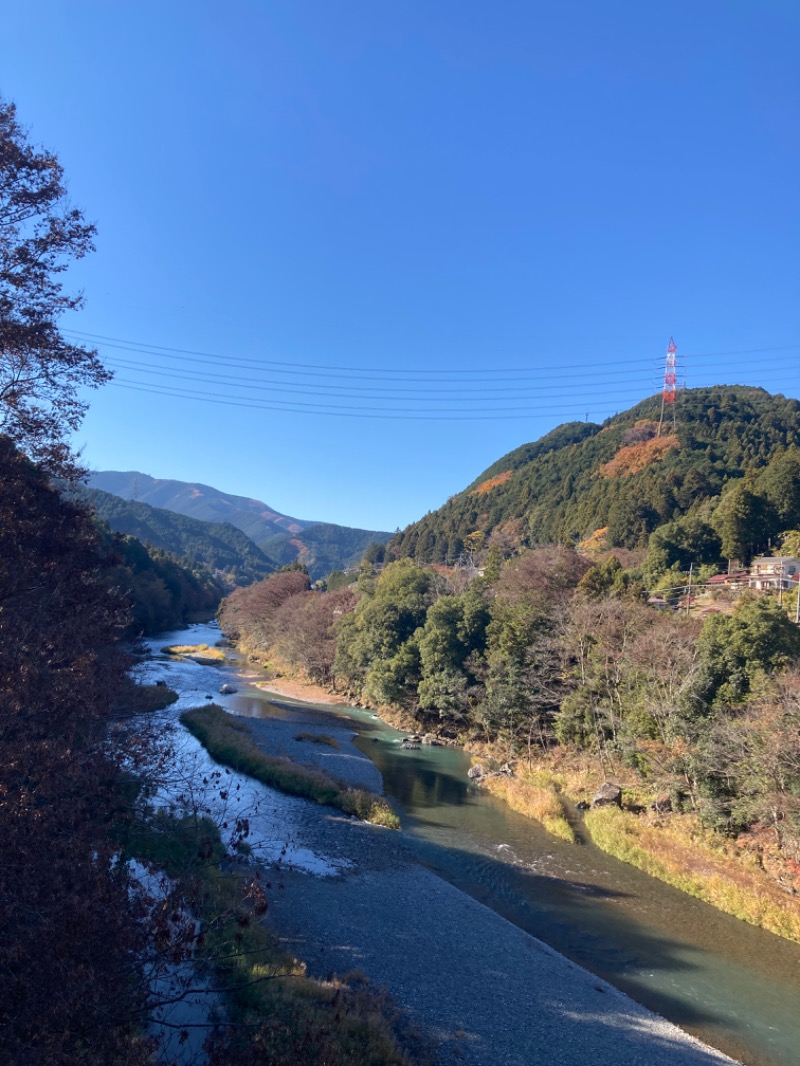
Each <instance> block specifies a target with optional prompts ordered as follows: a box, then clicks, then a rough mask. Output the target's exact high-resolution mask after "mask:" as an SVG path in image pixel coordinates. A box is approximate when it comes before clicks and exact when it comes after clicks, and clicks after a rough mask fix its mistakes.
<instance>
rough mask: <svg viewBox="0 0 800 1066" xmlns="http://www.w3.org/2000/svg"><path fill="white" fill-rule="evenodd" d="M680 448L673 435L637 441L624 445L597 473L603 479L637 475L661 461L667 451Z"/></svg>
mask: <svg viewBox="0 0 800 1066" xmlns="http://www.w3.org/2000/svg"><path fill="white" fill-rule="evenodd" d="M680 446H681V445H680V441H679V440H678V438H677V437H676V436H675V434H674V433H670V434H669V435H668V436H666V437H653V439H652V440H643V441H639V442H638V443H637V444H625V445H623V447H622V448H620V450H619V451H618V452H617V454H616V455H615V456H614V458H613V459H611V460H609V462H607V463H605V464H604V465H603V466H601V467H600V469H599V470H598V471H597V472H598V474H599V475H600V477H605V478H610V477H628V476H629V475H630V474H638V473H639V471H640V470H644V468H645V467H647V466H650V465H651V464H652V463H657V462H658V461H659V459H663V458H664V456H665V455H666V454H667V452H668V451H671V450H672V449H673V448H680Z"/></svg>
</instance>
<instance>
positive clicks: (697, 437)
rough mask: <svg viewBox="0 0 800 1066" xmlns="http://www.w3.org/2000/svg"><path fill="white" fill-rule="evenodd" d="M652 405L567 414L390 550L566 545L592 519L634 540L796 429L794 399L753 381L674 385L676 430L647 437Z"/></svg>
mask: <svg viewBox="0 0 800 1066" xmlns="http://www.w3.org/2000/svg"><path fill="white" fill-rule="evenodd" d="M660 404H661V398H660V396H653V397H650V398H649V399H647V400H644V401H643V402H642V403H640V404H637V405H636V406H635V407H633V408H631V409H630V410H628V411H625V412H623V413H621V414H618V415H615V416H614V417H613V418H609V419H607V420H606V421H605V422H603V423H602V424H601V425H594V424H591V423H580V422H572V423H567V424H565V425H562V426H559V427H558V428H557V429H555V430H553V431H552V432H551V433H548V434H547V435H546V436H544V437H542V438H541V440H539V441H537V442H535V443H531V444H524V445H522V446H521V447H520V448H517V449H515V450H514V451H512V452H509V453H508V455H506V456H504V457H503V458H502V459H499V460H498V461H497V462H496V463H494V464H492V466H490V467H489V468H488V469H487V470H485V471H484V472H483V473H482V474H481V475H480V476H479V477H478V478H476V479H475V480H474V481H473V482H472V484H471V485H469V486H468V487H467V488H466V489H465V490H464V491H463V492H461V493H459V494H458V495H456V496H453V497H452V498H451V499H450V500H448V501H447V503H445V504H444V506H443V507H441V508H439V510H437V511H434V512H432V513H431V514H429V515H426V516H425V517H424V518H422V519H421V520H420V521H418V522H415V523H413V524H412V525H410V526H408V527H407V528H406V529H405V530H403V531H402V532H401V533H399V534H398V535H397V536H396V537H394V538H393V540H392V541H391V547H392V549H393V550H394V552H395V553H396V555H398V556H411V557H413V558H416V559H418V560H419V561H422V562H453V561H455V560H456V559H457V558H458V556H459V554H460V553H461V552H462V551H463V550H464V547H465V546H470V545H471V544H472V545H474V546H481V544H482V543H483V542H485V540H486V538H487V537H488V536H489V535H491V534H492V533H496V534H497V535H505V537H506V538H507V539H508V540H510V541H511V542H512V543H514V544H523V545H527V546H535V545H541V544H546V543H553V542H558V543H565V544H577V543H579V542H580V541H582V540H584V539H585V538H587V537H589V536H591V535H592V534H593V533H594V532H595V531H596V530H598V529H601V528H603V527H607V534H606V540H607V543H608V545H609V546H618V547H628V548H634V547H641V546H643V545H644V544H645V543H646V541H647V537H648V536H649V534H650V533H651V532H652V531H653V530H654V529H656V528H657V527H658V526H660V525H662V524H663V523H665V522H670V521H672V520H674V519H675V518H677V517H679V516H681V515H684V514H686V513H687V512H688V511H689V510H690V509H697V508H698V507H700V506H701V505H702V503H703V501H705V500H709V499H713V498H714V497H717V496H718V495H719V493H720V491H721V489H722V488H723V486H724V485H725V483H726V482H727V481H729V480H730V479H733V478H741V477H742V476H743V475H745V474H746V473H750V472H753V473H755V472H757V471H758V470H759V469H761V468H763V467H764V466H766V464H767V463H768V462H769V461H770V459H772V458H774V457H775V456H776V454H778V453H779V452H780V451H781V450H782V449H784V448H786V447H788V446H789V445H791V444H795V443H797V442H798V441H799V440H800V403H798V401H797V400H793V399H787V398H786V397H784V396H781V395H776V396H773V395H770V394H769V393H767V392H765V391H764V390H763V389H756V388H749V387H744V386H722V385H720V386H714V387H712V388H703V389H689V390H685V391H684V392H682V393H681V394H680V397H679V401H678V407H677V427H676V432H675V433H674V434H672V433H671V432H663V433H662V435H661V437H660V438H656V437H655V430H656V426H657V420H658V416H659V409H660ZM666 428H667V429H671V427H666Z"/></svg>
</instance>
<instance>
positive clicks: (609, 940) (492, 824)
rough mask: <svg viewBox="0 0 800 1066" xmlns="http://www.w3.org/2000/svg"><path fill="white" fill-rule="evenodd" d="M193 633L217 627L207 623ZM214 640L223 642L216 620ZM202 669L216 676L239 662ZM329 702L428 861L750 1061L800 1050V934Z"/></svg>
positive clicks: (241, 704)
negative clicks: (618, 853) (767, 925)
mask: <svg viewBox="0 0 800 1066" xmlns="http://www.w3.org/2000/svg"><path fill="white" fill-rule="evenodd" d="M195 640H196V641H198V642H199V641H200V640H207V638H206V637H204V636H201V635H200V634H199V633H198V634H197V635H196V636H194V635H193V636H192V641H193V642H194V641H195ZM207 642H208V643H213V642H214V637H213V631H212V634H211V639H210V640H208V641H207ZM198 669H200V668H198ZM204 669H210V670H211V671H212V675H213V677H214V678H223V675H224V674H228V673H229V672H230V673H235V671H234V670H232V669H224V670H223V671H222V672H221V671H219V670H214V668H204ZM210 676H211V675H210ZM242 680H244V678H242ZM208 691H209V692H211V691H212V690H211V689H210V688H209V689H208ZM213 691H214V692H216V688H215V689H214V690H213ZM219 702H220V703H223V704H224V705H225V706H228V707H229V709H230V710H232V711H233V712H234V713H236V714H239V715H246V716H254V717H266V716H269V715H271V714H281V713H283V712H282V711H281V710H280V708H273V707H272V705H271V703H270V697H269V696H268V695H267V694H265V693H263V692H258V691H257V690H255V689H252V688H248V687H246V685H243V686H242V688H241V690H240V692H239V694H237V695H236V696H230V697H225V698H224V699H220V700H219ZM280 702H283V703H287V702H290V701H285V700H281V701H280ZM303 706H305V707H308V706H309V705H307V704H304V705H303ZM319 711H320V714H321V715H325V716H327V715H330V714H335V715H336V716H337V717H342V716H344V717H347V718H348V719H349V720H350V721H352V723H353V731H354V733H358V737H359V739H358V741H357V743H358V745H359V747H360V748H361V750H362V751H364V752H365V754H367V755H368V756H369V758H370V759H372V761H373V762H374V763H375V764H376V765H377V766H378V768H379V769H380V771H381V773H382V774H383V778H384V783H385V789H386V793H387V795H389V796H390V797H391V798H392V800H393V801H394V802H395V804H396V805H397V807H398V809H399V811H400V812H401V814H402V817H403V830H404V835H405V837H406V839H407V840H408V842H409V844H410V846H411V847H412V848H413V849H414V851H415V853H416V855H417V856H418V858H419V860H420V861H421V862H423V863H424V864H425V865H426V866H428V867H429V868H430V869H432V870H434V871H435V872H436V873H438V874H439V875H440V876H442V877H443V878H445V879H446V880H448V881H450V882H451V883H452V884H454V885H456V886H457V887H459V888H460V889H462V890H463V891H464V892H466V893H468V894H469V895H471V896H473V897H474V898H475V899H478V900H480V901H481V902H482V903H484V904H485V905H486V906H487V907H490V908H491V909H492V910H494V911H496V912H497V913H498V914H501V915H503V916H504V917H505V918H507V919H508V920H509V921H512V922H514V923H515V924H516V925H518V926H520V927H521V928H523V929H525V930H526V931H528V932H530V933H531V934H533V935H534V936H537V937H539V938H540V939H541V940H543V941H545V942H546V943H547V944H550V945H551V946H552V947H554V948H555V949H556V950H558V951H560V952H562V953H563V954H564V955H566V956H567V957H568V958H570V959H572V960H574V961H575V962H577V963H579V964H580V965H582V966H584V967H586V968H587V969H588V970H591V971H592V972H594V973H596V974H598V975H599V976H601V977H604V978H605V979H606V980H608V981H610V982H611V983H612V984H614V985H616V986H617V987H618V988H620V989H622V990H623V991H625V992H627V993H628V994H629V995H631V996H632V997H633V998H634V999H636V1000H637V1001H638V1002H640V1003H643V1004H645V1005H646V1006H648V1007H650V1008H652V1009H653V1010H655V1011H657V1012H658V1013H659V1014H662V1015H663V1016H664V1017H666V1018H668V1019H669V1020H670V1021H672V1022H674V1023H675V1024H677V1025H679V1026H680V1027H681V1028H683V1029H685V1030H687V1031H688V1032H691V1033H693V1034H695V1035H696V1036H698V1037H699V1038H700V1039H701V1040H703V1041H705V1042H706V1043H708V1044H711V1045H712V1046H714V1047H718V1048H720V1049H721V1050H723V1051H725V1052H726V1053H727V1054H729V1055H732V1056H733V1057H734V1058H738V1059H740V1060H741V1061H743V1062H745V1063H747V1064H748V1066H798V1064H800V945H797V944H793V943H791V942H789V941H785V940H782V939H781V938H779V937H776V936H774V935H772V934H771V933H767V932H764V931H762V930H759V929H756V928H754V927H753V926H749V925H747V924H746V923H744V922H740V921H738V920H737V919H735V918H731V917H729V916H727V915H724V914H722V913H721V912H719V911H716V910H714V908H712V907H709V906H708V905H707V904H704V903H702V902H701V901H699V900H696V899H693V898H692V897H691V896H687V895H686V894H685V893H682V892H679V891H677V890H676V889H672V888H670V887H669V886H668V885H664V884H662V883H661V882H659V881H656V880H653V879H652V878H649V877H647V876H646V875H644V874H642V873H641V872H640V871H638V870H636V869H634V868H633V867H631V866H628V865H626V864H625V863H621V862H619V861H618V860H616V859H613V858H612V857H611V856H608V855H606V854H605V853H604V852H602V851H600V850H599V849H597V848H595V847H594V846H593V845H591V844H567V843H565V842H563V841H560V840H558V839H557V838H555V837H552V836H550V835H549V834H547V833H545V832H544V830H542V829H541V828H540V827H539V826H538V824H537V823H536V822H532V821H530V820H529V819H526V818H523V817H522V816H521V815H518V814H516V813H515V812H514V811H512V810H511V809H510V808H509V807H507V806H506V804H504V803H503V802H502V801H501V800H499V799H497V798H495V797H493V796H491V795H489V794H487V793H485V792H482V791H480V790H479V789H477V788H475V787H474V786H473V785H471V784H470V783H469V781H468V779H467V776H466V774H467V769H468V768H469V759H468V758H467V757H466V756H465V755H464V754H463V753H462V752H461V751H459V750H455V749H449V748H429V747H423V748H422V749H420V750H418V751H404V750H402V749H401V748H400V746H399V745H398V744H397V743H396V741H397V738H398V736H399V734H398V733H396V732H395V731H394V730H392V729H390V728H389V727H387V726H386V725H384V724H383V723H382V722H380V721H378V720H376V719H375V718H374V716H373V715H371V714H370V713H368V712H365V711H361V710H358V709H355V708H331V707H324V708H322V707H320V708H319ZM468 935H469V931H468V930H465V936H468ZM643 1066H646V1064H643Z"/></svg>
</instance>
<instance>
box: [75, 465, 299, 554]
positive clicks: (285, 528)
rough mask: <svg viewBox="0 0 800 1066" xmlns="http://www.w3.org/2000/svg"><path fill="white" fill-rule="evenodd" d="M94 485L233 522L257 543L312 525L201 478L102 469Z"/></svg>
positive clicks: (93, 478) (212, 519) (194, 515)
mask: <svg viewBox="0 0 800 1066" xmlns="http://www.w3.org/2000/svg"><path fill="white" fill-rule="evenodd" d="M89 484H90V485H91V486H92V488H96V489H102V490H103V491H104V492H110V493H112V494H113V495H114V496H121V497H122V499H123V500H134V501H136V502H137V503H148V504H150V506H151V507H161V508H164V509H166V510H168V511H175V512H176V513H177V514H182V515H186V516H187V517H188V518H199V519H200V520H201V521H203V522H230V524H231V525H233V526H236V528H237V529H241V530H242V532H243V533H246V534H247V536H248V537H250V539H251V540H253V541H254V542H255V543H256V544H261V543H262V542H263V541H265V540H268V539H269V538H270V537H274V536H275V535H276V534H279V533H291V534H295V533H299V532H300V531H301V530H303V529H306V528H307V527H308V526H310V525H312V524H313V523H311V522H304V521H302V520H301V519H299V518H290V517H289V516H288V515H284V514H281V513H280V512H279V511H276V510H275V509H274V508H273V507H270V506H269V504H266V503H263V502H262V501H261V500H254V499H248V498H247V497H246V496H233V495H231V494H230V493H227V492H222V491H220V489H215V488H213V487H212V486H211V485H203V484H202V483H201V482H199V481H195V482H187V481H174V480H171V479H169V478H154V477H150V475H149V474H142V473H140V472H139V471H137V470H128V471H124V472H123V471H118V470H99V471H97V472H95V473H93V474H92V475H91V476H90V478H89Z"/></svg>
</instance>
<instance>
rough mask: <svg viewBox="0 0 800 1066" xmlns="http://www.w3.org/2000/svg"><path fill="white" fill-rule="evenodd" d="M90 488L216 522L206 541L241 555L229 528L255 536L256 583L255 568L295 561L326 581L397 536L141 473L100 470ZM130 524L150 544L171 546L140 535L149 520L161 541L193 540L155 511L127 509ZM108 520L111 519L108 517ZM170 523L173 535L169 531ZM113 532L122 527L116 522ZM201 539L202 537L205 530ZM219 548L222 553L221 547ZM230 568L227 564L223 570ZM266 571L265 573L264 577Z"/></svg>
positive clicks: (251, 564)
mask: <svg viewBox="0 0 800 1066" xmlns="http://www.w3.org/2000/svg"><path fill="white" fill-rule="evenodd" d="M89 484H90V485H91V486H92V488H93V489H98V490H102V491H103V492H105V493H107V494H112V495H113V496H115V497H119V498H121V499H122V500H124V501H130V502H131V503H133V504H142V505H149V507H150V509H151V511H152V509H154V508H155V509H159V510H160V511H162V512H163V511H166V512H174V513H175V514H176V515H183V516H186V517H187V518H191V519H196V520H200V521H201V522H203V523H212V524H213V525H214V532H213V533H210V531H209V530H206V531H205V533H204V534H203V538H204V539H207V538H208V537H209V536H211V537H212V540H213V541H214V542H215V543H216V541H222V542H223V543H224V544H227V545H230V546H231V547H234V548H235V549H236V550H237V551H239V552H242V551H244V548H245V545H244V544H242V545H238V546H236V545H234V544H233V542H232V541H231V539H230V536H229V535H228V534H226V535H224V536H223V535H222V533H221V530H222V528H223V526H225V525H230V526H234V527H235V528H236V529H238V530H241V532H242V533H244V534H245V535H246V538H249V542H252V543H251V548H250V551H251V554H250V556H248V559H247V562H246V563H245V564H244V565H246V567H247V570H248V574H249V575H251V577H250V579H254V578H255V570H256V569H258V567H259V566H264V564H265V563H266V568H265V570H264V573H266V572H268V571H269V570H270V569H274V568H275V567H281V566H285V565H287V564H288V563H292V562H294V561H295V560H297V561H298V562H301V563H304V564H305V565H306V566H307V567H308V571H309V574H310V575H311V577H312V578H313V579H317V578H321V577H324V576H325V575H326V574H328V573H330V571H331V570H340V569H345V568H346V567H348V566H351V565H353V564H354V563H357V562H358V560H359V559H360V558H361V556H362V555H363V554H364V551H365V549H366V548H367V546H368V545H369V544H371V543H374V542H378V543H380V544H385V543H386V542H387V541H388V540H389V539H390V537H391V533H387V532H385V531H381V530H370V529H357V528H352V527H350V526H339V525H334V524H332V523H330V522H311V521H307V520H305V519H300V518H292V517H290V516H288V515H284V514H281V513H280V512H279V511H276V510H275V509H274V508H272V507H270V506H269V505H268V504H266V503H263V502H262V501H261V500H256V499H250V498H248V497H245V496H233V495H231V494H230V493H226V492H222V491H220V490H219V489H215V488H213V487H212V486H210V485H204V484H201V483H200V482H185V481H173V480H162V479H158V478H153V477H150V475H148V474H142V473H139V472H137V471H135V470H131V471H127V472H121V471H115V470H105V471H98V472H96V473H94V474H92V475H91V477H90V478H89ZM103 506H104V508H106V509H108V510H111V509H112V508H111V505H110V504H108V503H107V502H106V503H104V505H103ZM115 510H116V516H117V517H116V519H115V520H117V521H120V522H121V521H122V514H123V509H121V508H119V507H118V506H117V507H116V509H115ZM124 514H125V519H124V520H125V522H126V523H127V524H128V525H130V526H131V528H125V529H124V530H122V531H123V532H131V533H133V534H134V535H135V536H138V537H140V539H142V540H148V541H149V542H150V543H158V544H159V546H164V547H166V545H165V544H164V543H163V542H162V541H161V540H159V541H155V540H153V539H152V538H151V537H148V536H147V534H146V533H145V532H136V530H135V529H134V528H133V525H134V524H135V523H137V522H145V523H146V524H147V525H151V526H153V525H155V529H154V534H155V535H156V536H159V537H166V536H167V535H169V536H170V537H175V536H179V535H180V536H188V531H186V532H185V533H184V534H178V533H177V530H176V527H175V524H174V523H172V524H169V523H168V522H167V520H166V519H165V518H164V516H163V515H161V516H159V518H158V520H157V522H156V520H155V518H154V516H153V515H152V514H151V513H148V514H147V515H146V514H145V512H143V511H139V512H133V511H130V510H125V511H124ZM103 517H106V518H107V520H109V521H110V519H108V516H107V515H105V514H104V515H103ZM165 523H166V524H167V525H169V532H168V531H167V530H166V528H165ZM112 528H114V529H117V528H120V529H121V527H120V526H115V525H113V523H112ZM196 535H197V536H198V537H200V532H199V530H198V531H197V532H196ZM252 547H255V548H256V551H257V552H258V553H259V556H261V557H262V558H261V559H258V558H255V557H253V556H252ZM168 550H170V551H178V550H179V549H178V548H169V549H168ZM204 550H205V552H206V554H205V555H199V556H194V555H193V553H192V551H187V552H186V553H185V554H190V555H193V557H197V558H200V559H201V560H202V561H203V562H205V563H206V564H207V565H209V564H208V553H209V552H211V550H212V548H211V546H210V545H208V544H207V545H206V547H205V549H204ZM214 550H218V551H220V552H222V550H223V548H222V546H221V545H219V546H218V547H217V548H215V549H214ZM221 569H227V566H223V567H221ZM264 573H261V574H259V575H258V576H259V577H263V576H264Z"/></svg>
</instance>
